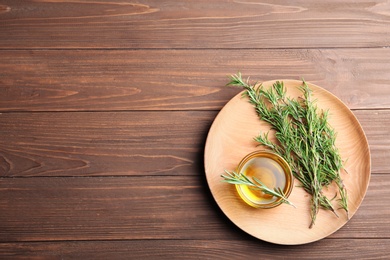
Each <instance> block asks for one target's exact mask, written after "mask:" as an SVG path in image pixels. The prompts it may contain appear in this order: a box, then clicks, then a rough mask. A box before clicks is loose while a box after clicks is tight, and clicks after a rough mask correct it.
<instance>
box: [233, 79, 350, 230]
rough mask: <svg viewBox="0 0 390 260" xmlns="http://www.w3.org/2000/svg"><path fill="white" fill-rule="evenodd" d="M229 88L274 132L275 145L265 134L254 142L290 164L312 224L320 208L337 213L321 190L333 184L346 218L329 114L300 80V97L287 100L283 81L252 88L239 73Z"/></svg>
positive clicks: (345, 204)
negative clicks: (238, 91)
mask: <svg viewBox="0 0 390 260" xmlns="http://www.w3.org/2000/svg"><path fill="white" fill-rule="evenodd" d="M228 85H232V86H239V87H243V88H244V89H245V90H246V91H245V92H244V94H243V95H244V96H245V97H248V98H249V102H250V103H251V104H252V105H253V106H254V107H255V109H256V112H257V114H258V115H259V117H260V119H261V120H263V121H265V122H267V123H269V124H270V126H271V129H273V130H275V138H276V140H277V141H276V142H271V140H270V139H269V138H268V133H262V134H260V135H259V136H257V137H255V138H254V139H255V140H256V141H257V142H258V143H259V145H262V146H264V147H266V148H268V149H271V150H273V151H274V152H275V153H277V154H279V155H280V156H282V157H283V158H284V159H285V160H286V161H287V162H288V163H289V165H290V167H291V169H292V171H293V174H294V177H295V178H296V179H298V180H299V181H300V182H301V185H302V188H303V189H304V190H305V191H306V192H307V193H309V194H310V195H311V196H312V198H311V219H312V221H311V224H310V227H312V226H313V225H314V223H315V220H316V216H317V213H318V211H319V209H320V208H323V209H327V210H330V211H332V212H333V213H334V214H335V215H336V216H337V213H336V211H335V209H334V207H333V205H332V200H333V199H334V198H336V197H337V194H336V195H335V197H334V198H332V199H329V198H327V197H326V196H325V195H324V194H323V192H322V189H323V187H326V186H328V185H330V184H331V183H332V182H335V183H336V185H337V187H338V191H339V192H338V193H339V199H338V201H339V206H340V208H342V209H344V210H345V211H346V214H347V217H348V204H347V201H348V199H347V190H346V189H345V187H344V184H343V182H342V179H341V177H340V172H341V170H342V169H343V163H342V160H341V157H340V154H339V152H338V149H337V147H336V146H335V140H336V133H335V131H334V130H333V129H332V128H331V127H330V125H329V124H328V111H317V106H316V105H315V102H314V101H312V100H311V90H310V88H309V87H308V86H307V84H306V82H305V81H303V83H302V86H300V90H301V91H302V93H303V97H300V98H298V99H290V98H288V97H286V90H285V88H284V85H283V82H276V83H275V84H273V86H272V87H271V88H269V89H265V88H263V86H262V85H261V84H257V83H256V84H254V85H251V84H250V83H249V78H248V79H247V80H243V79H242V76H241V74H240V73H238V74H237V75H232V76H231V78H230V82H229V83H228Z"/></svg>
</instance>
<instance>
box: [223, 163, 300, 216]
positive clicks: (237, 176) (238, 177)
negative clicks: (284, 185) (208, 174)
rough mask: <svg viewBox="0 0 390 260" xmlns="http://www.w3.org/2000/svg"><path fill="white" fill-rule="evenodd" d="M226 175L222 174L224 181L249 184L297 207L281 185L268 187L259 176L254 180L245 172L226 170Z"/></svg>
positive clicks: (253, 188)
mask: <svg viewBox="0 0 390 260" xmlns="http://www.w3.org/2000/svg"><path fill="white" fill-rule="evenodd" d="M225 173H226V175H224V174H222V175H221V177H222V178H224V180H223V181H225V182H227V183H230V184H238V185H247V186H249V187H250V188H251V189H252V190H260V191H262V192H264V193H265V194H268V195H271V196H274V197H277V198H280V199H281V200H282V202H283V203H286V204H288V205H291V206H293V207H294V208H295V205H294V204H293V203H292V202H290V201H289V200H288V199H287V198H286V196H285V194H284V192H283V190H282V189H281V188H279V187H277V188H275V189H271V188H268V187H267V186H266V185H265V184H264V183H263V182H261V181H260V180H259V179H258V178H256V177H253V181H252V180H251V179H249V178H248V177H247V176H246V175H245V174H242V173H236V172H234V171H233V172H229V171H226V170H225Z"/></svg>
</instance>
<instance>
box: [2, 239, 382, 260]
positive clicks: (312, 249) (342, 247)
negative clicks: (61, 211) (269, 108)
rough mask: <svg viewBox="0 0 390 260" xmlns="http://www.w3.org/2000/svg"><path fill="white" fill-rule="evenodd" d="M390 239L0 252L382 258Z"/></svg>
mask: <svg viewBox="0 0 390 260" xmlns="http://www.w3.org/2000/svg"><path fill="white" fill-rule="evenodd" d="M389 246H390V239H325V240H322V241H319V242H317V243H314V244H309V245H303V246H299V247H292V246H289V247H282V246H277V245H272V244H268V243H264V242H261V241H259V240H254V239H244V240H237V241H235V242H234V243H232V241H226V240H132V241H95V242H88V241H85V242H54V243H53V242H50V243H39V242H38V243H0V255H3V256H4V257H8V258H12V259H15V258H16V259H18V258H22V259H23V258H25V257H27V258H29V259H31V258H33V259H34V258H50V259H56V258H58V259H91V258H93V259H96V260H98V259H129V258H131V259H142V258H146V259H199V258H202V259H213V260H214V259H221V260H225V259H233V258H234V259H238V258H239V259H242V258H253V259H258V258H267V259H268V258H272V259H286V258H287V256H293V257H294V258H299V259H313V258H315V259H330V258H331V259H346V258H355V259H386V258H387V257H388V255H387V253H386V249H387V248H389Z"/></svg>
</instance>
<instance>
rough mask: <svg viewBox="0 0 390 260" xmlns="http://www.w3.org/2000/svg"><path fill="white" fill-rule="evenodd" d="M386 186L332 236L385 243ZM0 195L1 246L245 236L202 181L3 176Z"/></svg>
mask: <svg viewBox="0 0 390 260" xmlns="http://www.w3.org/2000/svg"><path fill="white" fill-rule="evenodd" d="M389 185H390V175H388V174H374V175H373V176H372V180H371V184H370V187H369V190H368V193H367V195H366V197H365V199H364V201H363V203H362V205H361V207H360V208H359V210H358V211H357V213H356V214H355V215H354V217H353V218H352V219H351V220H350V221H349V222H348V223H347V224H346V225H345V226H344V227H342V228H341V229H340V230H339V231H337V232H336V233H334V234H333V235H331V236H330V238H361V239H364V238H383V239H390V236H389V234H390V219H389V218H388V216H389V214H390V209H389V208H388V207H383V201H388V200H389V199H390V191H389V189H388V188H386V187H388V186H389ZM0 192H1V194H2V196H1V200H0V207H1V209H2V211H1V214H0V241H1V242H15V241H54V240H60V241H63V240H123V239H125V240H134V239H191V240H193V239H196V240H198V239H208V240H214V239H220V240H232V241H237V240H240V239H242V238H247V237H250V236H249V235H247V234H245V233H244V232H243V231H241V230H239V229H238V228H237V227H236V226H234V225H233V224H232V223H231V222H230V221H229V220H228V219H227V218H226V217H225V216H224V215H223V214H222V212H221V211H220V210H219V208H218V207H217V206H216V204H215V202H214V199H213V198H212V197H211V195H210V193H209V191H208V187H207V184H206V181H205V178H204V176H203V175H198V176H154V177H152V176H137V177H93V178H81V177H78V178H68V177H58V178H53V177H42V178H2V179H0ZM378 197H380V198H381V200H378V199H377V198H378ZM27 212H28V214H26V213H27ZM308 214H309V212H308ZM308 224H309V223H308ZM314 228H320V227H314Z"/></svg>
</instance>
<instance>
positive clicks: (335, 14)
mask: <svg viewBox="0 0 390 260" xmlns="http://www.w3.org/2000/svg"><path fill="white" fill-rule="evenodd" d="M389 6H390V3H389V2H388V1H385V0H373V1H369V2H367V1H362V0H359V1H353V3H349V2H345V1H341V0H336V1H326V2H323V1H321V2H318V1H288V0H278V1H266V2H264V1H262V2H258V1H253V0H236V1H227V0H224V1H219V0H211V1H210V0H207V1H206V0H202V1H182V2H180V3H176V2H169V1H168V2H167V1H158V0H142V1H136V2H133V1H105V0H92V1H87V0H85V1H53V0H36V1H13V0H2V1H1V2H0V23H1V24H2V26H1V27H0V48H3V49H15V48H29V49H36V48H240V49H243V48H308V47H331V48H334V47H378V46H389V41H390V26H389V23H390V20H389V15H390V11H389V10H390V9H389Z"/></svg>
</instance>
